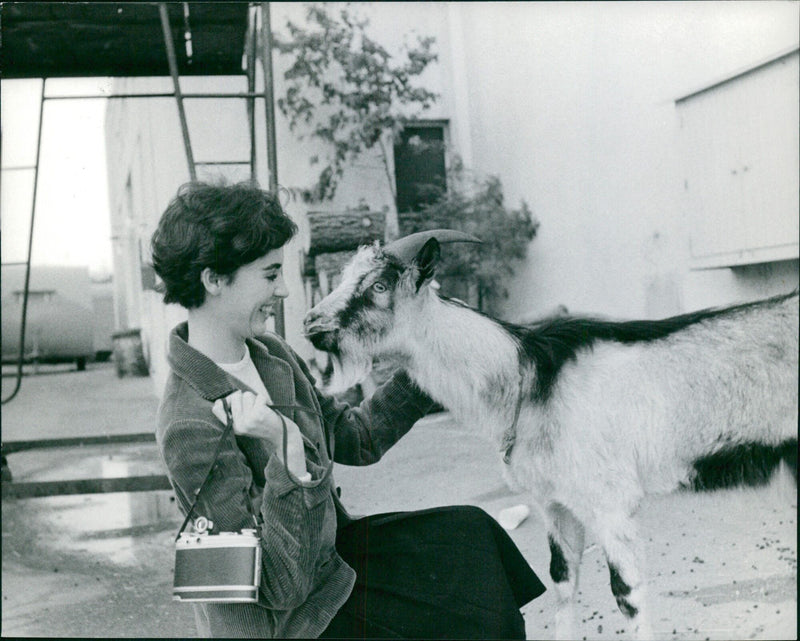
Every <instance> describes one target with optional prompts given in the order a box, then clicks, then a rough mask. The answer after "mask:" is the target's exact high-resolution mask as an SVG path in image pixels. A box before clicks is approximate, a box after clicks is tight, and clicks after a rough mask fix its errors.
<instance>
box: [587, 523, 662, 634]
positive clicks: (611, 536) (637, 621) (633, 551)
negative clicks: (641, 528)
mask: <svg viewBox="0 0 800 641" xmlns="http://www.w3.org/2000/svg"><path fill="white" fill-rule="evenodd" d="M596 525H597V533H598V536H599V539H600V544H601V545H602V546H603V550H604V551H605V555H606V561H607V562H608V570H609V574H610V579H611V592H612V594H613V595H614V598H615V599H616V601H617V606H618V607H619V609H620V611H621V612H622V614H624V615H625V616H626V617H627V618H628V619H629V620H630V624H631V627H632V628H633V629H632V634H633V638H635V639H651V638H652V636H653V633H652V629H651V627H650V621H649V619H648V617H647V612H646V605H647V595H646V585H645V580H644V577H643V576H642V573H641V568H642V566H643V563H642V551H641V549H640V543H639V539H638V534H637V528H636V523H635V522H634V521H633V519H632V518H630V517H629V516H628V515H625V514H612V515H604V516H603V517H601V518H600V519H598V520H597V523H596Z"/></svg>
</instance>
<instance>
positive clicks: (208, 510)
mask: <svg viewBox="0 0 800 641" xmlns="http://www.w3.org/2000/svg"><path fill="white" fill-rule="evenodd" d="M212 420H213V419H212ZM221 435H222V425H221V424H220V423H216V424H214V423H211V422H210V421H208V422H207V421H203V420H199V419H186V420H179V421H175V422H173V423H172V424H171V425H170V426H169V428H168V429H167V431H166V433H165V436H164V443H163V452H164V459H165V463H166V464H167V468H168V469H169V472H170V477H171V479H172V482H173V484H175V485H177V487H178V488H179V489H180V492H178V494H179V495H182V497H181V502H182V503H183V505H182V507H183V510H184V513H185V511H186V510H188V508H189V506H190V505H191V500H192V499H193V497H194V494H195V491H196V490H197V488H199V487H200V485H201V484H202V483H203V480H204V478H205V474H206V472H207V471H208V468H209V466H210V465H211V455H212V453H213V452H214V451H215V450H216V446H217V443H218V441H219V438H220V436H221ZM226 438H228V439H230V444H228V445H225V446H223V448H222V451H221V452H220V455H219V458H218V460H217V464H216V465H215V466H214V472H213V474H212V478H211V480H210V481H209V483H208V484H207V485H206V487H205V488H204V489H203V493H202V494H201V495H200V497H199V498H198V501H197V506H196V508H195V513H194V516H195V518H196V517H197V516H200V515H202V516H205V517H207V518H208V519H209V520H210V521H212V522H213V524H214V528H213V532H214V533H219V532H238V531H240V530H241V529H243V528H252V527H255V521H254V518H253V508H252V504H251V496H250V487H251V485H252V472H251V470H250V468H249V467H248V465H247V461H246V459H245V457H244V454H243V453H242V452H241V451H240V450H239V448H238V447H237V445H236V443H235V437H234V435H233V434H230V435H229V436H227V437H226ZM310 465H311V466H313V464H310ZM309 471H311V472H312V474H313V473H314V472H318V471H317V470H311V469H310V470H309ZM264 474H265V477H266V483H265V486H264V491H263V495H262V497H261V505H260V511H261V516H262V517H263V527H262V532H261V549H262V572H261V594H262V596H263V599H264V601H265V604H266V605H267V606H268V607H270V608H274V609H278V610H286V609H292V608H295V607H297V606H299V605H300V604H301V603H303V602H304V601H305V600H306V598H307V597H308V594H309V591H310V589H311V582H312V578H313V576H314V567H315V564H316V562H317V559H318V557H319V551H320V548H321V546H322V544H323V540H322V539H323V527H322V522H323V518H324V516H325V501H326V499H327V498H328V494H329V492H330V487H329V486H328V484H326V483H322V484H319V485H317V486H315V487H306V488H302V489H301V488H300V487H298V486H297V485H296V484H295V483H294V482H293V479H292V478H290V476H289V474H288V473H287V471H286V468H285V466H284V464H283V461H281V460H280V459H279V458H278V457H277V456H271V457H270V458H269V462H268V463H267V466H266V468H265V469H264ZM295 480H296V479H295ZM187 498H188V501H189V503H188V504H186V503H184V501H185V500H187ZM327 543H330V542H327Z"/></svg>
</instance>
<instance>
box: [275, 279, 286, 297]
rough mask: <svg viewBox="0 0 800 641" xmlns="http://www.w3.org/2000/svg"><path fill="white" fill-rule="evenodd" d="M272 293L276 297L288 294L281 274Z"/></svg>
mask: <svg viewBox="0 0 800 641" xmlns="http://www.w3.org/2000/svg"><path fill="white" fill-rule="evenodd" d="M273 294H274V295H275V296H277V297H278V298H286V297H287V296H288V295H289V290H288V289H287V288H286V281H284V280H283V276H281V277H280V278H278V282H277V283H276V284H275V291H274V292H273Z"/></svg>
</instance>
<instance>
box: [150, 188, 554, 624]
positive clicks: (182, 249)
mask: <svg viewBox="0 0 800 641" xmlns="http://www.w3.org/2000/svg"><path fill="white" fill-rule="evenodd" d="M296 229H297V228H296V226H295V224H294V223H293V222H292V221H291V220H290V219H289V218H288V216H286V214H285V213H284V212H283V210H282V209H281V206H280V203H279V202H278V200H277V198H276V197H275V196H274V195H273V194H270V193H268V192H265V191H262V190H260V189H259V188H258V187H257V186H255V185H252V184H237V185H230V186H220V185H208V184H203V183H190V184H188V185H184V186H183V187H182V188H181V189H180V190H179V192H178V194H177V196H176V197H175V198H174V199H173V200H172V202H171V203H170V204H169V206H168V207H167V209H166V211H165V212H164V214H163V216H162V218H161V221H160V222H159V225H158V228H157V230H156V232H155V233H154V235H153V239H152V254H153V266H154V268H155V271H156V273H157V274H158V275H159V276H160V278H161V279H162V281H163V291H164V301H165V302H166V303H178V304H180V305H182V306H183V307H185V308H186V309H187V316H188V320H187V322H185V323H181V324H180V325H178V326H177V327H176V328H175V329H174V330H173V331H172V332H171V334H170V337H169V354H168V358H169V363H170V367H171V373H170V376H169V380H168V381H167V384H166V388H165V391H164V395H163V398H162V401H161V405H160V409H159V416H158V426H157V432H156V434H157V440H158V443H159V448H160V452H161V455H162V458H163V460H164V463H165V465H166V467H167V470H168V475H169V478H170V481H171V483H172V486H173V488H174V489H175V493H176V496H177V497H178V499H179V503H180V507H181V510H182V511H183V513H184V514H186V513H187V512H188V510H189V509H190V506H191V505H192V501H193V500H194V498H195V493H196V491H197V489H198V488H199V487H200V486H201V485H202V484H203V482H204V480H205V477H206V472H207V471H208V469H209V466H210V465H211V463H212V460H213V456H214V452H215V451H216V450H217V445H218V443H219V442H220V438H221V437H222V435H223V433H224V430H225V426H226V420H227V414H226V409H225V407H224V405H223V399H225V400H226V401H227V403H228V405H229V408H230V414H231V417H232V422H233V430H232V433H231V434H229V437H228V438H227V440H224V441H223V444H222V446H221V449H220V452H219V456H218V459H217V463H216V465H215V466H214V471H213V474H212V475H211V477H210V479H209V481H208V483H207V484H206V485H205V486H204V488H203V491H202V492H201V493H200V495H199V496H197V503H196V507H195V509H194V510H193V513H192V515H193V517H197V516H204V517H206V518H207V519H208V520H210V521H211V522H212V523H213V524H214V525H213V528H214V529H213V532H238V531H240V530H241V529H244V528H252V527H253V526H254V524H256V525H257V527H258V536H259V537H260V544H261V549H262V570H261V583H260V586H259V600H258V603H253V604H251V603H247V604H229V603H208V604H206V603H204V604H197V605H194V607H195V614H196V620H197V626H198V631H199V632H200V634H202V635H205V636H253V637H269V636H272V637H316V636H328V637H360V638H364V637H372V638H375V637H384V638H401V637H402V638H423V637H424V638H436V637H448V638H458V637H460V638H515V637H516V638H524V636H525V625H524V621H523V619H522V616H521V614H520V612H519V608H520V607H521V606H523V605H524V604H525V603H527V602H529V601H530V600H531V599H534V598H536V597H537V596H539V595H540V594H541V593H542V592H543V591H544V586H542V584H541V582H540V581H539V579H538V578H537V577H536V575H535V574H534V572H533V571H532V570H531V569H530V567H529V566H528V564H527V563H526V562H525V560H524V559H523V557H522V555H521V554H520V553H519V551H518V550H517V548H516V547H515V546H514V544H513V542H512V541H511V539H510V538H509V537H508V535H507V534H506V533H505V532H504V531H503V530H502V528H500V527H499V526H498V525H497V523H496V522H495V521H494V520H492V519H491V518H490V517H489V516H488V515H487V514H486V513H485V512H483V511H481V510H479V509H478V508H474V507H448V508H436V509H431V510H423V511H419V512H408V513H394V514H383V515H377V516H370V517H366V518H361V519H355V520H354V519H353V518H352V517H350V516H349V515H348V514H347V512H346V510H345V509H344V507H343V506H342V504H341V502H340V500H339V497H338V496H337V488H336V486H335V484H334V481H333V476H332V473H331V468H332V462H333V461H336V462H339V463H344V464H347V465H368V464H370V463H374V462H375V461H377V460H379V459H380V457H381V455H382V454H383V453H384V452H386V451H387V450H388V449H389V448H390V447H391V446H392V445H393V444H394V443H396V442H397V441H398V440H399V439H400V438H401V437H402V436H403V434H405V433H406V432H407V431H408V430H409V429H410V428H411V427H412V426H413V424H414V423H415V422H416V421H417V420H418V419H419V418H421V417H422V416H424V415H425V414H426V413H427V412H428V411H430V409H431V408H432V407H434V405H435V403H434V402H433V401H432V400H431V399H430V398H428V397H427V396H426V395H425V394H424V393H423V392H422V391H421V390H419V389H418V388H417V387H416V386H415V385H414V384H413V383H412V381H411V380H410V379H409V378H408V376H407V375H406V374H405V373H403V372H400V373H398V374H396V375H395V376H394V377H393V378H392V379H391V380H389V381H388V382H387V383H386V384H385V385H383V386H382V387H380V388H379V389H378V390H377V391H376V392H375V394H374V395H373V396H372V397H371V398H370V399H369V400H368V401H365V402H363V403H362V404H361V405H360V406H358V407H357V408H350V407H348V406H346V405H344V404H342V403H339V402H337V401H336V400H334V399H333V398H330V397H328V396H326V395H324V394H322V393H321V392H319V391H318V390H317V389H316V388H315V385H314V379H313V377H312V376H311V374H310V373H309V371H308V368H307V367H306V365H305V364H304V363H303V361H302V359H300V357H299V356H298V355H297V354H296V353H295V352H294V351H293V350H292V349H291V347H289V345H288V344H287V343H286V342H284V341H283V340H282V339H281V338H280V337H278V336H276V335H274V334H272V333H268V332H265V329H264V328H265V322H266V320H267V318H268V316H269V315H270V313H271V311H272V309H273V306H274V304H275V303H276V302H277V301H278V300H279V299H281V298H284V297H286V296H287V295H288V292H287V290H286V286H285V284H284V281H283V275H282V271H281V270H282V264H283V247H284V245H285V244H286V243H287V242H288V241H289V240H290V239H291V238H292V236H293V235H294V233H295V232H296ZM268 405H274V406H276V409H277V411H276V410H273V409H271V408H270V407H268ZM279 412H280V413H279Z"/></svg>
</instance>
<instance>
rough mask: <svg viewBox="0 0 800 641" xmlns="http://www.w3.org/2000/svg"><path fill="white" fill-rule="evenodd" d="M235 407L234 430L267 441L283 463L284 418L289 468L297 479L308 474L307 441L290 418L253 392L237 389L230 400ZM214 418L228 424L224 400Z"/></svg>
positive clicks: (218, 402)
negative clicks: (305, 442) (305, 447)
mask: <svg viewBox="0 0 800 641" xmlns="http://www.w3.org/2000/svg"><path fill="white" fill-rule="evenodd" d="M226 399H227V401H228V404H229V405H230V407H231V416H232V417H233V431H234V433H235V434H239V435H242V436H252V437H255V438H261V439H264V440H265V441H267V442H268V443H269V444H270V445H271V446H272V447H273V448H274V449H275V452H276V454H277V456H278V458H280V459H281V460H283V425H282V423H281V418H283V421H285V423H286V439H287V440H286V456H287V461H286V465H287V467H288V468H289V471H291V472H292V474H294V475H295V476H298V477H299V476H303V475H304V474H306V458H305V451H304V449H303V438H302V437H301V436H300V428H299V427H297V423H295V422H294V421H293V420H291V419H290V418H286V417H285V416H278V413H277V412H276V411H275V410H273V409H271V408H270V407H267V399H266V398H265V397H264V396H262V395H260V394H259V395H258V396H256V395H255V394H253V393H252V392H243V391H241V390H237V391H235V392H233V393H232V394H229V395H228V396H227V397H226ZM212 412H213V413H214V416H216V417H217V418H218V419H219V420H220V421H222V422H223V423H225V424H227V422H228V418H227V416H226V415H225V407H224V406H223V404H222V399H219V400H217V401H215V402H214V406H213V408H212Z"/></svg>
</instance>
